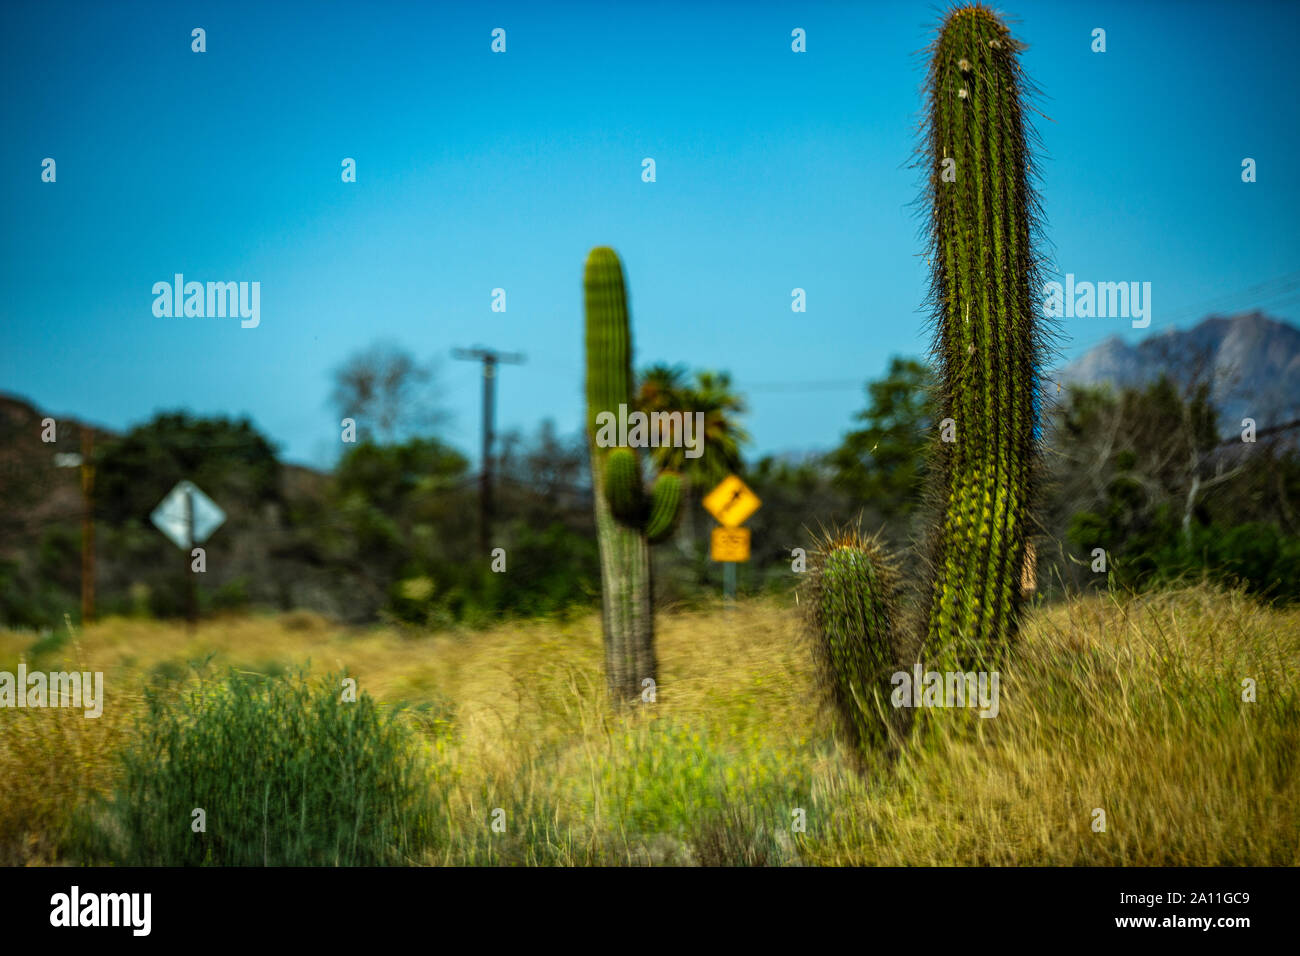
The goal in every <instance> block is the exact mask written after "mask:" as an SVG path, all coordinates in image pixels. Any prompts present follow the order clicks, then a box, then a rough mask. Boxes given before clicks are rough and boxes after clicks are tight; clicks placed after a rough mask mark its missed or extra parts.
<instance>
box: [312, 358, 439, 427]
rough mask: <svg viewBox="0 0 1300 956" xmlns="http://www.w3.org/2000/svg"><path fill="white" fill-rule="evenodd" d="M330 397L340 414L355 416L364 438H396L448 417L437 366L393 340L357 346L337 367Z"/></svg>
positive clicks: (343, 416) (347, 416)
mask: <svg viewBox="0 0 1300 956" xmlns="http://www.w3.org/2000/svg"><path fill="white" fill-rule="evenodd" d="M330 400H331V403H332V404H333V405H334V408H335V410H336V411H337V412H338V414H339V416H340V418H354V419H356V422H357V431H358V434H359V436H360V437H361V438H362V439H363V440H366V439H370V440H373V441H377V442H379V443H380V444H385V445H387V444H392V443H393V442H396V441H400V440H402V439H405V438H410V437H414V436H415V435H418V434H420V433H423V432H428V431H431V430H434V429H436V428H438V427H439V426H441V425H442V424H443V423H444V422H445V421H446V413H445V412H444V411H443V409H442V408H441V407H439V405H438V403H437V389H436V387H435V386H434V369H433V366H432V365H431V364H420V363H419V362H417V361H416V360H415V359H414V358H413V357H412V356H411V354H410V353H409V352H406V351H405V350H404V349H402V348H400V347H398V346H397V345H394V344H393V343H390V342H376V343H374V344H373V345H371V346H370V347H369V348H367V349H365V350H363V351H360V352H355V353H353V354H352V356H351V357H350V358H348V360H347V361H346V362H344V363H343V364H342V365H341V366H339V367H338V368H337V369H335V370H334V391H333V393H332V394H331V396H330Z"/></svg>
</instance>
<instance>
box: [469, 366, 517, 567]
mask: <svg viewBox="0 0 1300 956" xmlns="http://www.w3.org/2000/svg"><path fill="white" fill-rule="evenodd" d="M451 354H452V357H453V358H458V359H469V360H472V361H476V362H482V363H483V464H482V468H481V470H480V473H479V505H478V508H479V525H478V528H479V531H478V533H479V548H480V550H481V552H482V553H483V554H485V555H486V554H487V553H488V552H489V551H490V550H491V548H492V518H493V508H492V438H493V436H492V424H493V418H494V417H495V415H496V378H497V371H496V369H497V366H498V365H500V364H501V363H503V362H504V363H506V364H507V365H522V364H523V362H524V356H523V355H522V354H521V353H519V352H497V351H495V350H493V349H485V348H482V347H480V346H475V347H474V348H472V349H459V348H458V349H452V350H451Z"/></svg>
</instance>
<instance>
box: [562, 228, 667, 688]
mask: <svg viewBox="0 0 1300 956" xmlns="http://www.w3.org/2000/svg"><path fill="white" fill-rule="evenodd" d="M583 286H584V296H585V306H586V346H587V432H588V444H589V446H590V449H591V479H592V488H593V489H594V490H595V494H594V498H595V507H596V535H597V538H598V541H599V545H600V564H601V585H602V587H601V600H602V623H603V629H604V638H605V676H606V681H607V683H608V686H609V691H610V694H611V695H612V696H613V697H614V699H615V700H616V701H619V702H626V701H630V700H633V699H635V698H636V697H637V695H638V694H639V693H640V692H641V688H642V686H643V685H642V682H643V681H644V680H646V679H647V678H650V679H654V678H655V676H656V673H655V671H656V664H655V651H654V612H653V606H652V600H653V594H652V581H651V567H650V551H649V545H650V544H654V543H657V542H659V541H662V540H664V539H666V538H668V537H669V536H671V535H672V533H673V531H674V530H675V528H676V527H677V521H678V518H679V517H680V513H681V505H682V489H681V479H680V477H679V476H678V475H676V474H674V473H672V472H664V473H662V474H660V475H659V476H658V478H657V479H656V480H655V482H654V484H653V485H652V486H651V488H650V491H649V494H647V493H646V491H645V488H644V485H643V484H642V477H641V459H640V456H639V454H638V452H637V450H636V449H634V448H602V447H600V446H599V445H597V443H596V434H597V427H596V418H597V416H598V415H600V414H601V413H602V412H616V411H617V410H618V408H619V406H620V405H622V406H625V407H630V406H631V405H632V404H633V394H634V386H635V382H634V380H633V376H632V334H631V329H630V326H629V321H628V311H627V292H626V289H625V287H624V283H623V266H622V264H621V263H620V262H619V259H618V255H617V254H616V253H615V252H614V250H613V249H608V248H605V247H600V248H597V249H593V250H592V251H591V254H590V255H588V257H587V266H586V271H585V274H584V276H583Z"/></svg>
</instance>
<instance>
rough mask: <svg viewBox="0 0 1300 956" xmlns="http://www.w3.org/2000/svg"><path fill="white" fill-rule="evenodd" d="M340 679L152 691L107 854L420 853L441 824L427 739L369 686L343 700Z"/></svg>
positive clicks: (335, 859) (153, 861)
mask: <svg viewBox="0 0 1300 956" xmlns="http://www.w3.org/2000/svg"><path fill="white" fill-rule="evenodd" d="M341 685H342V681H341V680H339V679H329V678H327V679H324V680H321V681H309V680H308V679H307V678H306V677H304V676H302V675H299V676H297V677H293V678H287V679H267V678H261V677H257V676H255V675H246V674H239V673H233V672H232V673H231V674H230V676H229V677H227V678H226V679H225V680H223V681H219V682H215V683H201V684H199V685H198V686H196V687H191V688H190V689H189V690H188V691H186V692H183V693H181V694H168V693H159V692H151V693H150V695H149V700H148V707H147V710H146V712H145V714H144V716H143V717H142V723H141V725H140V727H139V732H138V734H137V735H136V737H135V739H134V740H133V742H132V743H131V744H130V745H128V747H127V748H126V749H125V751H124V752H123V754H122V757H121V760H122V771H123V773H122V780H123V782H122V784H121V786H120V788H119V790H118V792H117V794H116V796H115V799H114V800H113V802H112V804H111V805H110V806H109V807H107V808H106V812H105V813H104V814H102V815H101V817H100V822H99V829H100V839H101V840H104V841H107V845H101V847H100V851H101V852H103V853H104V854H105V855H106V856H107V857H108V858H110V859H113V860H115V861H118V862H121V863H123V864H127V865H144V866H159V865H161V866H201V865H213V866H356V865H363V866H364V865H383V864H399V863H407V862H411V861H412V860H414V859H416V858H417V857H418V856H419V854H420V851H421V850H422V849H424V848H425V847H427V846H429V845H430V844H431V842H432V835H433V827H432V825H431V822H432V820H433V813H432V802H431V799H430V795H431V794H432V792H433V787H432V783H433V779H432V775H431V773H430V771H429V769H428V765H427V763H426V762H425V759H424V756H423V755H422V754H421V753H420V751H419V749H418V743H417V740H418V738H417V736H416V734H415V733H414V731H413V730H412V729H411V728H409V727H408V726H407V725H406V724H405V723H404V722H402V721H401V720H400V718H399V717H398V715H397V714H395V713H392V712H389V713H384V712H382V711H381V710H380V709H379V707H378V706H377V705H376V704H375V702H374V700H373V699H372V698H371V697H370V696H369V695H368V694H365V693H361V694H360V695H358V696H357V699H356V700H355V701H344V700H343V694H342V692H341V690H340V688H341ZM199 809H201V810H202V811H203V812H204V815H205V818H206V819H205V826H204V828H203V830H202V831H201V832H196V829H195V827H197V826H198V823H197V817H196V815H195V811H196V810H199Z"/></svg>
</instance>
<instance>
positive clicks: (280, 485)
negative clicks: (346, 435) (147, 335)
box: [0, 359, 1300, 628]
mask: <svg viewBox="0 0 1300 956" xmlns="http://www.w3.org/2000/svg"><path fill="white" fill-rule="evenodd" d="M672 374H677V373H674V372H672V370H664V369H662V368H660V369H656V370H650V372H649V373H648V374H647V376H646V381H647V382H648V383H650V384H654V383H656V382H658V384H659V385H660V386H662V385H663V381H662V380H663V377H664V376H665V375H668V376H669V377H671V375H672ZM656 376H658V379H656ZM702 380H704V381H706V384H708V383H712V385H713V386H717V384H718V382H719V380H720V381H721V383H722V384H723V385H726V386H729V381H728V380H727V379H726V378H725V376H714V377H713V378H711V379H708V378H707V377H702ZM928 386H929V375H928V369H927V367H926V366H925V365H923V364H921V363H919V362H916V361H913V360H909V359H895V360H894V361H893V362H892V363H891V365H890V368H889V370H888V372H887V374H886V375H885V376H884V377H883V378H881V379H879V380H877V381H873V382H870V383H869V384H868V385H867V387H866V393H867V394H866V400H867V401H866V407H865V408H864V409H863V410H862V411H861V412H860V413H859V414H858V415H857V416H856V420H855V422H854V423H853V430H852V431H850V432H849V433H848V434H847V435H846V436H845V438H844V440H843V442H842V443H841V445H840V446H839V447H838V448H836V449H834V450H833V451H831V452H830V453H828V454H825V455H811V456H807V457H806V458H804V459H802V460H789V459H785V458H774V457H767V458H763V459H761V460H759V461H757V462H754V463H752V464H746V463H744V462H743V460H741V458H740V456H739V454H738V450H737V448H736V447H729V448H726V449H725V457H726V461H721V462H719V461H715V462H713V463H712V465H713V467H712V469H711V470H710V468H709V465H710V463H709V462H708V461H707V456H708V455H710V454H716V455H718V456H723V454H724V451H718V450H716V449H713V448H710V447H708V446H706V449H705V456H706V461H704V462H703V463H702V465H701V466H700V467H699V468H698V469H697V472H696V475H695V485H697V486H702V485H704V484H705V483H706V482H711V481H712V480H713V475H714V474H716V473H724V474H725V472H726V471H728V470H731V469H732V468H735V469H736V470H738V471H739V472H740V473H741V475H742V477H743V478H744V479H745V481H746V482H747V483H749V485H750V486H751V487H752V488H753V489H754V490H755V491H756V492H757V493H758V495H759V496H760V497H761V498H762V500H763V506H762V508H761V509H760V510H759V511H758V512H757V513H756V514H755V515H754V516H753V517H752V518H751V519H750V521H749V522H748V525H749V527H750V528H751V529H752V533H753V559H752V560H751V562H749V563H748V564H746V565H742V566H741V568H740V574H739V584H740V588H741V590H742V591H746V590H748V591H753V590H758V589H765V588H772V589H783V588H786V589H788V588H793V586H794V585H795V583H796V581H797V573H796V571H795V567H796V565H797V558H798V555H797V553H796V552H795V549H797V548H804V549H807V548H809V547H810V546H811V542H812V537H813V535H812V533H814V532H816V531H817V530H818V529H819V528H820V527H829V526H832V525H835V524H839V523H843V522H847V521H858V522H860V524H861V526H862V528H863V530H865V531H881V532H883V533H884V534H885V536H886V537H887V538H888V539H890V540H891V541H892V542H893V543H895V544H902V543H905V542H906V541H908V540H909V539H910V538H911V537H912V536H913V535H914V534H915V533H916V529H917V528H918V527H920V526H921V525H922V522H921V520H920V518H921V517H922V513H923V510H924V508H925V507H926V505H925V494H924V491H925V483H926V449H927V447H928V445H929V444H930V443H931V442H932V441H933V440H934V428H935V427H936V423H934V422H933V421H932V417H931V415H930V403H929V399H928ZM724 391H725V389H724ZM645 394H647V393H646V390H645V389H643V395H645ZM651 394H652V395H653V396H657V400H658V406H659V407H661V408H662V407H664V401H665V399H664V395H665V390H664V388H659V389H658V391H655V390H653V389H652V390H651ZM1208 395H1209V390H1208V388H1207V387H1206V386H1205V385H1204V384H1197V383H1195V382H1192V383H1178V382H1174V381H1170V380H1168V379H1164V380H1161V381H1159V382H1157V383H1155V384H1152V385H1149V386H1145V387H1143V388H1129V389H1125V390H1121V391H1117V392H1115V391H1108V390H1105V389H1078V388H1075V389H1070V390H1068V391H1066V392H1064V393H1062V394H1061V395H1060V396H1059V398H1057V397H1055V396H1052V397H1051V398H1052V399H1053V400H1051V401H1046V402H1045V403H1044V406H1045V408H1046V411H1045V413H1044V416H1045V422H1044V429H1043V436H1044V449H1045V454H1044V457H1043V467H1042V472H1041V476H1040V481H1039V487H1040V508H1039V512H1038V514H1039V517H1040V526H1039V528H1038V529H1037V542H1038V543H1037V551H1038V556H1039V562H1038V581H1039V592H1040V593H1041V594H1043V595H1045V596H1048V597H1051V596H1053V595H1056V594H1059V593H1060V592H1061V591H1062V590H1067V589H1068V590H1079V589H1086V588H1096V587H1108V586H1109V587H1120V588H1132V589H1141V588H1145V587H1149V586H1153V585H1158V584H1160V583H1163V582H1166V581H1169V580H1172V579H1175V578H1178V577H1180V576H1185V575H1189V574H1190V575H1194V576H1199V575H1201V574H1208V575H1210V576H1212V577H1216V578H1219V579H1222V580H1227V581H1232V582H1239V583H1242V584H1244V585H1245V586H1246V587H1247V588H1248V589H1250V590H1251V591H1253V592H1255V593H1257V594H1259V595H1261V596H1263V597H1265V598H1269V599H1276V600H1281V601H1290V600H1294V599H1296V598H1297V597H1300V524H1298V520H1300V515H1298V513H1297V505H1298V504H1300V455H1298V454H1297V450H1296V441H1295V435H1294V433H1292V432H1288V431H1284V432H1282V433H1272V434H1268V435H1265V436H1263V437H1258V439H1257V440H1256V441H1254V442H1250V441H1229V442H1227V443H1224V442H1223V440H1222V438H1221V437H1220V436H1219V435H1218V434H1217V433H1216V428H1215V422H1216V421H1217V418H1218V412H1217V410H1216V409H1215V408H1213V407H1212V405H1211V403H1210V400H1209V397H1208ZM650 404H653V403H651V402H647V405H650ZM731 410H732V413H733V414H734V413H738V412H741V411H743V404H741V403H740V402H739V401H738V400H734V401H733V404H732V406H731ZM729 424H730V426H731V427H733V429H735V432H734V433H735V434H737V435H742V436H743V431H741V430H739V429H738V426H736V425H735V422H734V420H733V421H732V422H730V423H729ZM3 427H4V428H5V429H6V430H9V431H12V430H13V429H15V428H16V427H17V426H16V425H15V424H14V422H13V421H12V420H10V421H8V422H7V423H6V424H4V425H3ZM23 427H24V429H27V426H26V425H24V426H23ZM2 437H3V438H4V440H5V442H6V443H7V442H9V440H10V439H11V438H12V439H13V440H14V443H13V444H11V445H9V448H10V453H9V455H8V457H7V458H6V459H5V468H4V475H3V482H4V490H5V500H4V503H3V506H2V507H3V509H4V511H5V512H7V514H5V515H4V516H3V518H0V522H2V523H3V526H4V527H5V529H6V532H7V536H9V537H10V540H9V541H8V542H7V543H6V547H5V549H4V553H3V555H2V556H0V623H4V624H7V625H10V626H24V627H38V628H40V627H49V626H53V625H57V624H61V623H62V621H63V616H64V614H65V613H68V614H71V615H72V616H73V618H74V619H75V618H76V617H77V610H78V607H79V598H78V594H79V587H80V570H81V558H80V546H81V544H80V542H81V538H80V535H81V525H80V521H79V517H78V515H77V512H76V508H75V507H74V506H75V504H76V499H75V498H69V495H70V492H69V489H68V488H67V487H65V486H66V485H67V484H68V481H69V480H70V479H72V478H73V477H74V475H73V474H72V473H70V472H73V471H75V470H70V469H55V468H54V467H53V466H52V463H51V460H52V454H51V453H50V446H48V445H46V446H40V445H38V446H34V447H31V448H30V450H28V451H23V452H22V456H23V459H24V460H23V462H22V463H19V464H15V461H16V459H15V455H16V454H17V453H16V452H14V449H17V448H28V447H29V446H28V445H26V444H24V442H26V441H27V440H28V438H29V437H30V436H26V435H24V436H23V441H18V436H17V435H5V436H2ZM1246 437H1249V436H1248V435H1247V436H1246ZM71 447H76V446H75V445H72V446H69V449H68V450H70V448H71ZM345 447H346V451H345V453H344V454H343V456H342V458H341V459H340V461H339V464H338V466H337V467H336V468H335V470H334V471H333V473H330V474H323V473H319V472H314V471H311V470H309V469H304V468H298V467H295V466H289V465H285V464H282V463H281V462H280V461H279V460H278V458H277V456H276V451H275V448H274V447H273V445H272V444H271V443H270V442H269V441H268V440H267V439H266V438H265V437H263V436H262V435H260V434H258V432H257V431H256V430H255V429H254V428H253V427H252V426H251V424H250V423H249V422H247V421H232V420H227V419H221V418H215V419H213V418H195V417H192V416H189V415H187V414H183V413H174V414H164V415H159V416H158V417H156V418H155V419H154V420H153V421H151V422H149V423H148V424H145V425H142V426H139V427H137V428H134V429H132V430H131V431H130V432H128V433H127V434H125V435H122V436H117V437H114V436H103V435H101V437H100V440H99V441H98V443H97V445H96V447H95V452H94V468H95V497H94V513H95V525H96V549H95V550H96V565H97V573H96V593H97V607H98V611H99V613H100V614H126V615H145V616H160V617H171V616H179V615H181V614H183V613H184V610H185V588H184V584H185V579H184V574H185V568H186V566H187V558H186V556H185V555H184V554H182V552H181V551H179V550H178V549H177V548H176V547H175V546H174V545H172V544H171V543H170V542H169V541H167V540H166V539H165V538H164V537H163V536H162V534H160V533H159V532H158V530H157V529H156V528H154V527H153V526H152V524H151V523H150V520H149V515H150V512H151V511H152V510H153V508H154V507H155V506H156V505H157V504H158V502H159V501H160V500H161V499H162V497H163V496H164V495H165V494H166V493H167V492H168V491H169V490H170V489H171V488H172V487H173V486H174V485H175V484H176V482H177V481H179V480H181V479H183V478H188V479H190V480H191V481H193V482H195V483H196V484H197V485H198V486H199V487H200V488H202V489H203V490H204V491H205V492H206V493H207V494H208V495H209V496H210V497H212V498H213V499H214V500H215V501H216V502H217V503H218V504H220V505H221V507H222V508H223V509H225V511H226V513H227V521H226V523H225V524H224V525H223V526H222V527H221V528H220V529H219V530H218V531H217V532H216V533H215V534H214V535H213V536H212V537H211V538H210V539H209V540H208V541H207V542H205V548H206V549H207V570H206V572H205V573H204V574H203V576H202V577H201V579H200V601H201V608H202V610H203V611H204V612H205V613H214V612H220V611H223V610H239V611H243V610H251V609H270V610H274V609H284V610H288V609H294V608H307V609H312V610H316V611H320V612H322V613H325V614H328V615H331V616H334V617H336V618H338V619H340V620H343V621H349V622H364V621H372V620H377V619H385V618H386V619H390V620H398V621H403V622H409V623H412V624H418V625H433V626H440V625H447V624H451V623H456V622H463V623H467V624H470V625H476V624H480V623H485V622H487V621H490V620H495V619H498V618H500V617H502V616H508V615H521V616H531V615H537V614H563V613H567V612H568V611H570V610H574V609H582V610H585V609H588V608H591V607H594V606H596V604H597V603H598V600H599V593H600V566H599V559H598V555H597V550H596V543H595V534H594V530H593V523H592V504H591V493H590V485H589V476H588V463H587V451H586V445H585V438H584V436H583V435H582V434H580V433H578V432H576V431H575V432H573V433H570V434H568V435H564V434H561V433H559V432H558V431H557V430H556V429H555V427H554V426H553V425H552V424H551V423H549V422H547V423H543V424H542V425H541V426H540V427H539V428H538V429H537V431H536V432H535V433H534V434H532V435H529V436H525V435H520V434H518V433H512V434H507V435H506V436H504V438H503V439H502V441H501V442H500V444H499V445H498V450H497V456H496V458H497V461H496V481H495V488H496V492H495V511H496V517H495V524H494V530H493V538H492V546H493V547H494V548H495V547H500V548H503V549H505V559H504V560H505V570H504V572H500V573H498V572H494V571H493V570H492V563H493V562H492V556H491V554H483V553H481V547H480V543H479V536H478V496H479V483H478V475H477V474H476V473H475V472H474V471H473V470H472V469H471V466H470V463H469V461H468V459H467V457H466V456H465V455H464V454H463V453H462V452H461V451H459V450H457V449H455V448H453V447H451V446H449V445H448V444H446V443H445V442H443V441H441V440H440V439H438V438H435V437H409V436H403V437H401V438H398V437H390V438H388V440H376V438H375V437H374V436H373V435H363V441H361V442H360V443H357V444H354V445H348V446H345ZM60 450H64V448H63V445H62V444H61V445H60ZM27 459H30V460H27ZM708 490H709V489H708V487H693V488H691V490H690V492H689V501H688V513H687V515H686V517H685V519H684V520H683V522H682V525H681V528H680V530H679V532H678V535H677V537H676V540H675V542H673V543H672V544H670V545H669V546H667V547H662V548H658V549H655V551H656V554H655V560H656V562H657V578H656V587H657V588H658V589H659V591H660V594H661V597H662V599H663V601H664V602H665V603H668V604H673V603H676V604H681V603H690V602H694V601H696V600H699V599H700V598H702V597H705V596H711V595H716V594H717V593H718V591H719V589H720V584H721V573H720V568H719V566H718V565H715V564H713V563H712V562H711V561H710V560H709V559H708V535H709V529H710V527H711V526H712V523H713V522H712V519H711V518H710V517H709V516H708V515H707V514H706V513H705V512H704V510H703V509H702V507H701V505H700V497H701V496H702V494H703V493H704V492H707V491H708ZM59 496H61V497H60V500H64V499H66V500H67V502H68V504H67V506H63V507H60V508H58V509H54V510H53V513H48V512H49V509H46V510H45V511H42V509H41V503H42V502H43V501H46V500H53V498H54V497H59ZM31 515H44V517H40V518H39V519H38V520H24V516H31ZM1099 558H1100V560H1099ZM903 570H904V572H905V573H910V574H912V575H914V576H915V575H916V574H918V573H919V569H916V568H910V569H909V568H905V569H903Z"/></svg>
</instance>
